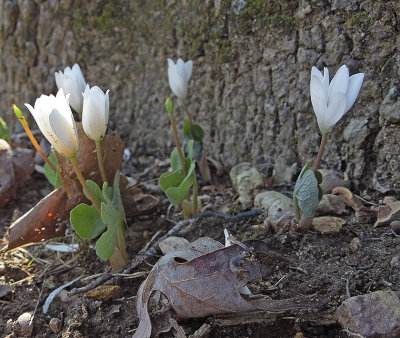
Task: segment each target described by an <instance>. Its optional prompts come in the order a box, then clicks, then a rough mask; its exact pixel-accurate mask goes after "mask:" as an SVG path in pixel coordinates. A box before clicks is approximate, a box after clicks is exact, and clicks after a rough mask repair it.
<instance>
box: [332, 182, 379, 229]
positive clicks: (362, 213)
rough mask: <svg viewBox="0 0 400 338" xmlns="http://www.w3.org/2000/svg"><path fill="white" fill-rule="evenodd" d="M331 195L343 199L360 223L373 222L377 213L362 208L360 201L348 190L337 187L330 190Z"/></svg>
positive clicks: (364, 207)
mask: <svg viewBox="0 0 400 338" xmlns="http://www.w3.org/2000/svg"><path fill="white" fill-rule="evenodd" d="M332 194H334V195H340V196H343V197H344V199H345V201H346V204H347V205H348V206H349V207H351V208H353V210H354V211H355V214H356V216H357V218H358V221H359V222H360V223H370V222H373V220H375V218H376V215H377V212H376V211H375V210H374V209H370V208H367V207H366V206H364V205H363V203H362V201H361V199H360V198H358V197H357V196H356V195H354V194H353V193H352V192H351V191H350V190H349V189H347V188H344V187H337V188H335V189H333V190H332Z"/></svg>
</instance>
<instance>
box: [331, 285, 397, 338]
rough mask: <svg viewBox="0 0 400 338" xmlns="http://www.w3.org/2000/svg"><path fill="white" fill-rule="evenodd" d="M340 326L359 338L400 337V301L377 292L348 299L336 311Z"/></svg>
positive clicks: (393, 296)
mask: <svg viewBox="0 0 400 338" xmlns="http://www.w3.org/2000/svg"><path fill="white" fill-rule="evenodd" d="M336 316H337V319H338V322H339V324H340V325H341V326H342V327H343V328H344V329H345V330H346V331H348V332H350V333H351V335H352V336H353V335H354V336H357V337H399V334H400V299H399V298H398V297H397V295H396V294H395V293H394V292H393V291H375V292H371V293H369V294H366V295H361V296H355V297H351V298H348V299H346V300H345V301H344V302H343V303H342V304H341V305H340V306H339V307H338V309H337V310H336Z"/></svg>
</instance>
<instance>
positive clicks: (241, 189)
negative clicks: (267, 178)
mask: <svg viewBox="0 0 400 338" xmlns="http://www.w3.org/2000/svg"><path fill="white" fill-rule="evenodd" d="M229 176H230V178H231V181H232V186H233V188H234V189H235V190H236V192H237V193H238V194H239V202H240V203H241V204H243V205H246V206H248V205H249V204H251V203H252V202H253V197H254V195H255V194H256V193H257V192H258V191H260V189H262V188H263V187H264V186H265V184H264V181H263V179H262V176H261V174H260V172H259V171H258V170H257V169H256V168H255V167H253V166H251V164H250V163H248V162H243V163H240V164H238V165H236V166H234V167H233V168H232V169H231V171H230V172H229Z"/></svg>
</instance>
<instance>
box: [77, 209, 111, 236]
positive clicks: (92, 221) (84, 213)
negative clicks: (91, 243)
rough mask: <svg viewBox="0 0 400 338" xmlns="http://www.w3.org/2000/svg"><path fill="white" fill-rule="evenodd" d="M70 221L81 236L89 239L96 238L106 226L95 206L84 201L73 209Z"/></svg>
mask: <svg viewBox="0 0 400 338" xmlns="http://www.w3.org/2000/svg"><path fill="white" fill-rule="evenodd" d="M70 221H71V224H72V227H73V228H74V230H75V231H76V233H77V234H78V235H79V237H80V238H83V239H87V240H90V239H93V238H96V237H97V236H98V235H100V234H101V233H102V232H103V231H104V229H105V228H106V225H105V224H104V223H103V221H102V219H101V217H100V215H99V213H98V212H97V210H96V209H95V207H94V206H93V205H92V206H89V205H87V204H84V203H82V204H79V205H78V206H76V207H75V208H74V209H72V211H71V214H70Z"/></svg>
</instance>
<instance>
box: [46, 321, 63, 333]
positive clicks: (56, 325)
mask: <svg viewBox="0 0 400 338" xmlns="http://www.w3.org/2000/svg"><path fill="white" fill-rule="evenodd" d="M49 326H50V329H51V331H53V332H54V333H58V332H60V331H61V327H62V322H61V320H60V319H58V318H51V319H50V322H49Z"/></svg>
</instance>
